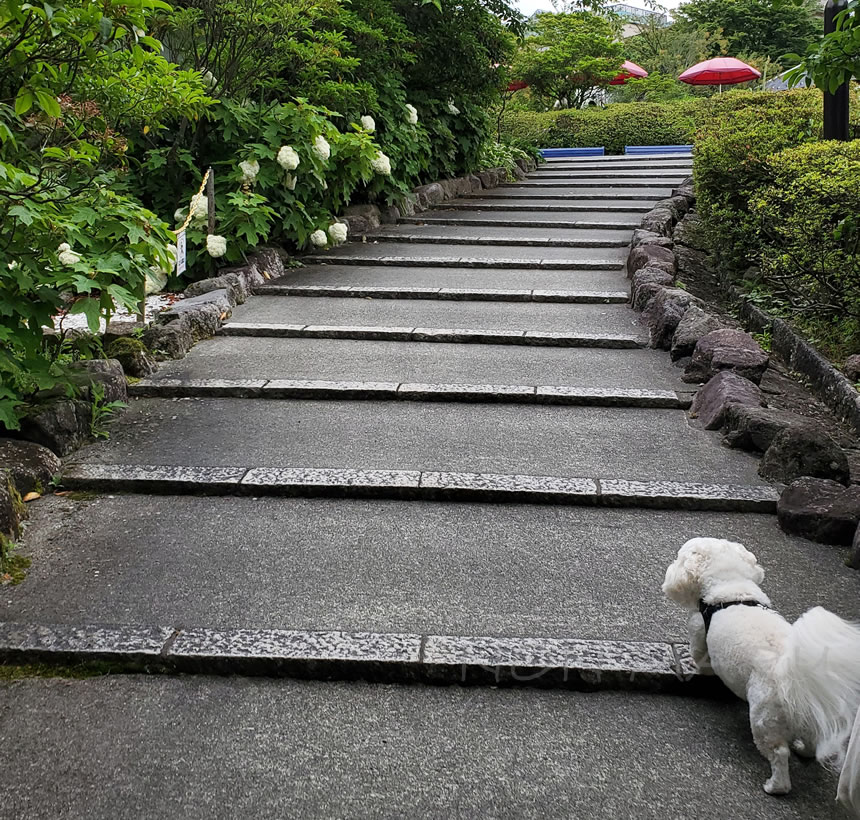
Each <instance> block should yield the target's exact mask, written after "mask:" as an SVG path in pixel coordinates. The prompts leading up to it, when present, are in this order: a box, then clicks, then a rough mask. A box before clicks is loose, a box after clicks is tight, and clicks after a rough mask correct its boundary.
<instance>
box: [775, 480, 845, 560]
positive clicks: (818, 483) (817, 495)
mask: <svg viewBox="0 0 860 820" xmlns="http://www.w3.org/2000/svg"><path fill="white" fill-rule="evenodd" d="M777 516H778V520H779V525H780V527H782V529H783V530H785V532H788V533H791V534H792V535H802V536H803V537H804V538H809V539H810V540H812V541H818V542H819V543H821V544H838V545H844V546H849V545H851V544H852V543H853V541H854V535H855V533H856V532H857V524H858V522H860V486H858V485H856V484H853V485H851V486H850V487H844V486H843V485H842V484H839V483H838V482H836V481H829V480H828V479H826V478H799V479H798V480H797V481H795V482H794V483H793V484H791V485H790V486H788V487H786V489H785V490H784V491H783V493H782V495H781V496H780V498H779V504H778V507H777Z"/></svg>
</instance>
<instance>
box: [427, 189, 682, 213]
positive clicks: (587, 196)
mask: <svg viewBox="0 0 860 820" xmlns="http://www.w3.org/2000/svg"><path fill="white" fill-rule="evenodd" d="M527 187H528V186H525V185H512V186H511V189H512V190H506V191H505V193H504V196H502V195H500V194H493V192H492V191H483V192H481V193H477V194H470V195H468V196H462V197H460V198H459V199H460V200H462V201H463V202H468V200H469V199H487V198H492V199H497V200H499V202H507V201H509V200H511V199H557V200H559V201H563V200H565V199H580V200H584V201H588V202H592V201H593V202H607V203H611V202H612V201H613V200H616V199H623V200H636V201H640V200H641V201H642V202H657V201H658V200H660V199H665V198H666V197H667V196H670V195H671V193H672V191H671V189H669V188H667V189H666V192H665V193H661V194H641V193H639V192H638V191H637V192H636V193H632V194H595V193H592V192H591V191H590V190H582V191H577V192H576V193H575V194H559V193H553V192H552V191H550V192H549V193H544V192H543V191H542V189H541V188H540V187H533V188H532V189H531V191H525V190H524V189H525V188H527ZM549 187H562V188H567V187H569V186H567V185H562V186H549ZM513 189H516V190H513ZM495 190H498V189H495ZM434 207H438V208H459V207H474V205H463V206H461V205H460V204H459V203H458V202H443V203H441V204H439V205H436V206H434ZM651 207H653V206H649V207H647V208H646V209H645V210H648V211H650V210H651ZM588 210H590V211H591V210H600V206H597V205H596V206H594V207H591V206H589V208H588ZM621 210H625V211H626V210H627V208H621Z"/></svg>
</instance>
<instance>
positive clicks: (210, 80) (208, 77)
mask: <svg viewBox="0 0 860 820" xmlns="http://www.w3.org/2000/svg"><path fill="white" fill-rule="evenodd" d="M203 82H204V84H205V85H206V88H208V89H213V88H215V86H216V85H218V80H217V78H216V77H215V75H214V74H213V73H212V72H211V71H205V72H204V73H203Z"/></svg>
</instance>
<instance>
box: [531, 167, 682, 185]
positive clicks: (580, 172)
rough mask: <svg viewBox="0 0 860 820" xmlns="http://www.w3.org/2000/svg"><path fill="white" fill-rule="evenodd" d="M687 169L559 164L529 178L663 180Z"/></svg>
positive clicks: (674, 177)
mask: <svg viewBox="0 0 860 820" xmlns="http://www.w3.org/2000/svg"><path fill="white" fill-rule="evenodd" d="M684 173H685V169H677V168H667V169H666V170H657V169H655V168H638V169H633V168H623V169H618V170H616V169H614V168H613V169H611V170H610V169H606V168H595V169H585V168H582V169H580V168H558V167H557V166H550V167H548V168H547V167H540V168H537V169H536V170H534V171H532V172H531V173H530V174H529V175H528V177H529V179H576V180H579V179H629V180H642V179H650V180H654V181H656V182H658V183H659V182H661V181H663V180H666V179H678V178H679V175H681V174H684Z"/></svg>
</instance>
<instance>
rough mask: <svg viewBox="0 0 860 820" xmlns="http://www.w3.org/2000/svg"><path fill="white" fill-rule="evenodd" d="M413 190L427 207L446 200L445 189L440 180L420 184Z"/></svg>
mask: <svg viewBox="0 0 860 820" xmlns="http://www.w3.org/2000/svg"><path fill="white" fill-rule="evenodd" d="M412 192H413V193H414V194H417V196H418V201H419V202H420V203H421V204H422V205H423V206H424V207H425V208H429V207H431V206H433V205H438V204H439V203H440V202H444V201H445V190H444V189H443V188H442V186H441V185H440V184H439V183H438V182H431V183H430V184H429V185H419V186H418V187H417V188H413V189H412Z"/></svg>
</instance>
